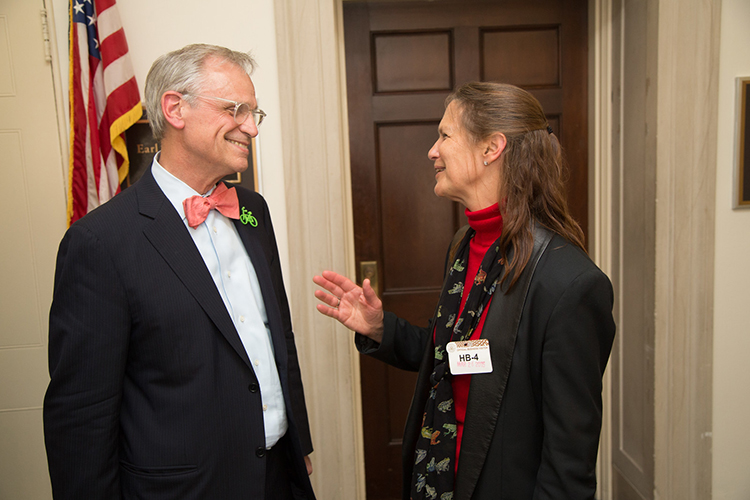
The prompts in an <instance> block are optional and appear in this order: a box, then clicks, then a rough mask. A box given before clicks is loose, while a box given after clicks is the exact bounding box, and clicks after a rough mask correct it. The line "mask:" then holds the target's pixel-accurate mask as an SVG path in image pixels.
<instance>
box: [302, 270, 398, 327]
mask: <svg viewBox="0 0 750 500" xmlns="http://www.w3.org/2000/svg"><path fill="white" fill-rule="evenodd" d="M313 281H314V282H315V284H316V285H318V286H319V287H321V288H324V289H325V290H327V291H328V293H326V292H324V291H323V290H316V291H315V297H316V298H317V299H318V300H320V301H321V302H322V304H318V305H317V308H318V311H320V312H321V313H322V314H325V315H326V316H330V317H332V318H334V319H337V320H339V321H340V322H341V324H343V325H344V326H346V327H347V328H349V329H350V330H354V331H355V332H357V333H361V334H362V335H365V336H367V337H369V338H371V339H372V340H374V341H376V342H380V341H381V340H382V339H383V303H382V302H381V301H380V299H379V298H378V296H377V294H376V293H375V290H373V289H372V286H370V280H369V279H365V280H364V282H363V283H362V287H359V286H357V285H356V284H355V283H354V282H353V281H352V280H350V279H349V278H347V277H345V276H342V275H340V274H338V273H335V272H333V271H323V272H322V273H321V275H320V276H315V277H313Z"/></svg>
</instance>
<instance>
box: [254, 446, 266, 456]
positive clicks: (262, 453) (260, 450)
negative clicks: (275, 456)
mask: <svg viewBox="0 0 750 500" xmlns="http://www.w3.org/2000/svg"><path fill="white" fill-rule="evenodd" d="M255 455H256V456H257V457H258V458H263V457H265V456H266V449H265V448H263V447H262V446H261V447H260V448H258V449H257V450H255Z"/></svg>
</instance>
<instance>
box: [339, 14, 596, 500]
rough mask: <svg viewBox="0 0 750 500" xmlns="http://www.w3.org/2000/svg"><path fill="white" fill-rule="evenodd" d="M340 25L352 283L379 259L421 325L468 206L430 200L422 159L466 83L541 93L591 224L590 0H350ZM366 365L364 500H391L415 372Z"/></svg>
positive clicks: (389, 288)
mask: <svg viewBox="0 0 750 500" xmlns="http://www.w3.org/2000/svg"><path fill="white" fill-rule="evenodd" d="M344 31H345V47H346V66H347V68H346V71H347V91H348V101H349V133H350V146H351V168H352V193H353V210H354V234H355V252H356V259H357V265H358V269H360V271H358V276H357V278H358V280H360V282H361V280H362V278H363V276H362V274H363V271H362V269H361V267H360V265H361V264H362V263H367V262H373V263H376V265H377V270H376V271H374V273H375V275H374V277H376V278H377V281H378V286H379V293H380V296H381V298H382V299H383V303H384V306H385V308H386V310H389V311H393V312H394V313H396V314H397V315H399V316H401V317H403V318H406V319H407V320H409V321H410V322H412V323H414V324H418V325H426V324H427V322H428V320H429V318H430V317H431V316H432V313H433V309H434V307H435V304H436V302H437V300H438V296H439V293H440V286H441V283H442V276H443V268H444V260H445V252H446V249H447V246H448V243H449V242H450V240H451V237H452V235H453V233H454V232H455V230H456V229H457V228H458V227H460V225H462V224H463V223H465V220H466V219H465V216H464V213H463V212H464V207H462V206H459V205H458V204H457V203H454V202H451V201H450V200H447V199H442V198H438V197H437V196H435V194H434V192H433V188H434V184H435V179H434V170H433V166H432V162H431V161H430V160H429V159H428V158H427V151H428V150H429V148H430V146H431V145H432V144H433V143H434V141H435V140H436V138H437V126H438V123H439V122H440V119H441V117H442V114H443V111H444V100H445V97H446V96H447V94H448V93H449V92H450V91H451V90H452V89H453V88H454V87H455V86H457V85H460V84H462V83H464V82H467V81H472V80H486V81H501V82H505V83H512V84H515V85H518V86H521V87H523V88H525V89H527V90H529V91H531V92H532V93H533V94H534V95H535V96H536V97H537V98H538V99H539V100H540V102H541V103H542V106H543V107H544V109H545V111H546V113H547V115H548V118H549V121H550V124H551V125H552V128H553V129H554V130H555V133H556V134H558V137H560V140H561V142H562V144H563V146H564V147H565V148H566V150H567V158H568V162H569V165H570V170H569V189H568V191H569V202H570V204H571V206H572V211H573V214H574V215H575V217H576V218H577V219H578V221H579V222H580V223H581V225H582V226H583V228H584V231H585V230H586V227H587V211H588V185H587V171H588V159H587V122H586V116H587V111H586V103H587V99H586V96H587V87H586V81H587V80H586V79H587V75H586V62H587V46H586V44H587V2H586V0H575V1H573V0H534V1H530V0H507V1H503V2H488V1H480V0H475V1H469V0H462V1H440V0H438V1H433V2H395V3H394V2H372V1H371V2H345V3H344ZM370 269H372V268H370ZM364 272H365V273H366V272H368V271H364ZM369 272H373V271H369ZM361 367H362V368H361V374H362V400H363V402H362V410H363V425H364V441H365V470H366V477H367V498H368V499H369V500H386V499H396V498H399V497H400V491H401V481H402V478H401V436H402V431H403V428H404V423H405V418H406V414H407V411H408V408H409V404H410V402H411V397H412V392H413V389H414V383H415V381H416V374H414V373H406V372H403V371H400V370H396V369H394V368H390V367H388V366H386V365H384V364H382V363H379V362H377V361H374V360H372V359H369V358H368V357H366V356H363V357H362V359H361Z"/></svg>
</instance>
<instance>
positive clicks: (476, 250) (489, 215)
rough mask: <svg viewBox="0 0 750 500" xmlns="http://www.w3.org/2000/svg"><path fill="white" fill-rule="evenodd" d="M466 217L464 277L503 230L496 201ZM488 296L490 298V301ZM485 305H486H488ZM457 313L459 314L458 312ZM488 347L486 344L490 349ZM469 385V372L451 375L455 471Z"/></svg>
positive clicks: (473, 270) (468, 287)
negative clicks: (471, 233)
mask: <svg viewBox="0 0 750 500" xmlns="http://www.w3.org/2000/svg"><path fill="white" fill-rule="evenodd" d="M466 216H467V217H468V218H469V225H470V226H471V228H472V229H474V231H476V233H475V234H474V237H473V238H472V240H471V243H470V245H469V264H468V267H467V269H466V276H467V277H469V276H471V277H472V278H473V277H474V276H476V275H477V271H478V270H479V265H480V264H481V263H482V259H483V258H484V254H486V253H487V250H489V248H490V245H492V244H493V243H494V242H495V241H496V240H497V239H498V238H499V237H500V235H501V234H502V232H503V217H502V215H500V208H499V207H498V204H497V203H495V204H494V205H492V206H490V207H487V208H484V209H482V210H478V211H476V212H469V210H468V209H467V210H466ZM473 284H474V280H473V279H467V280H466V283H465V285H464V286H465V288H464V293H463V296H462V297H461V308H460V311H463V309H464V304H465V303H466V298H467V297H468V296H469V292H470V291H471V286H472V285H473ZM491 300H492V299H491V298H490V301H491ZM488 305H489V304H488ZM488 309H489V307H486V308H485V309H484V311H483V313H482V317H481V318H479V323H478V324H477V327H476V328H475V329H474V332H472V334H471V340H475V339H478V338H479V337H480V336H481V334H482V328H483V327H484V320H485V319H486V318H487V314H486V313H487V310H488ZM459 316H460V314H459ZM491 347H492V346H490V348H491ZM470 384H471V375H456V376H454V377H453V382H452V387H453V404H454V406H455V408H456V423H457V424H458V435H457V439H456V460H455V466H456V470H458V457H459V456H460V452H461V439H462V437H463V433H464V421H465V420H466V403H467V401H468V399H469V385H470Z"/></svg>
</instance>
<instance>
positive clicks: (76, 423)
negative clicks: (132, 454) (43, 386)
mask: <svg viewBox="0 0 750 500" xmlns="http://www.w3.org/2000/svg"><path fill="white" fill-rule="evenodd" d="M129 317H130V316H129V314H128V305H127V297H126V294H125V290H124V289H123V286H122V284H121V281H120V279H119V277H118V275H117V273H116V271H115V266H114V264H113V262H112V259H111V257H110V255H108V253H107V250H106V249H105V248H104V246H103V245H102V244H101V243H100V241H99V240H98V239H97V237H96V236H95V235H94V234H92V233H91V232H90V231H89V230H87V229H86V228H85V227H83V226H81V225H74V226H72V227H71V228H70V229H69V230H68V232H67V234H66V235H65V237H64V238H63V241H62V242H61V244H60V249H59V252H58V257H57V267H56V271H55V286H54V295H53V301H52V307H51V309H50V318H49V370H50V378H51V380H50V384H49V387H48V389H47V393H46V395H45V399H44V411H43V415H44V437H45V445H46V448H47V459H48V463H49V473H50V478H51V480H52V490H53V493H54V497H55V499H56V500H61V499H62V500H64V499H71V500H73V499H81V498H92V499H97V498H108V499H117V498H120V495H121V493H120V478H119V451H118V444H119V438H118V436H119V409H120V401H121V395H122V385H123V377H124V372H125V362H126V357H127V349H128V338H129V332H130V319H129Z"/></svg>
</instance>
